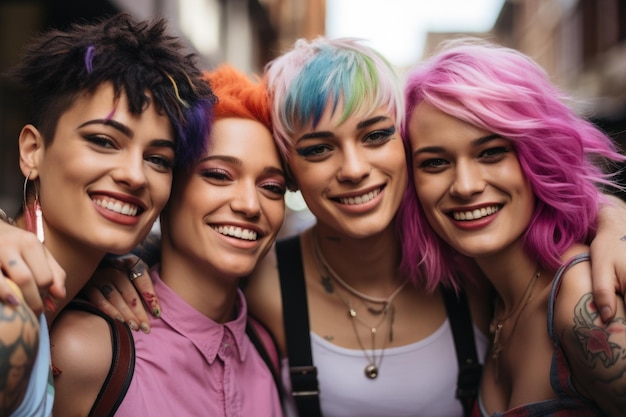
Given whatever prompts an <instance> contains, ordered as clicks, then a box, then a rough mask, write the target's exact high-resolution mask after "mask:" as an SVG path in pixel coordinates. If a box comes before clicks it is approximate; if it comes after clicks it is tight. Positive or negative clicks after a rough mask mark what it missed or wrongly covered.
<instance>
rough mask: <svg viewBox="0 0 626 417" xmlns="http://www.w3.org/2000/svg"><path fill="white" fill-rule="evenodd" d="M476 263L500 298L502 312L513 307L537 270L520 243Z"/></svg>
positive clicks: (536, 266)
mask: <svg viewBox="0 0 626 417" xmlns="http://www.w3.org/2000/svg"><path fill="white" fill-rule="evenodd" d="M476 262H477V264H478V266H479V267H480V269H481V270H482V271H483V272H484V273H485V276H486V277H487V279H488V280H489V281H490V282H491V284H492V285H493V286H494V288H495V290H496V292H497V293H498V295H499V296H500V299H501V300H502V305H503V308H504V311H509V310H510V309H512V308H514V307H515V304H516V303H517V302H518V300H519V299H520V297H521V296H522V295H523V293H524V291H525V290H526V287H527V286H528V282H529V280H530V279H531V277H532V276H533V275H534V274H535V273H536V272H537V269H538V264H537V261H536V259H533V258H531V257H530V256H528V255H527V254H526V253H525V251H524V249H523V247H522V243H521V241H518V242H516V243H514V244H513V245H511V246H509V247H508V248H506V249H505V250H502V251H500V252H498V253H496V254H491V255H490V256H486V257H481V258H477V259H476Z"/></svg>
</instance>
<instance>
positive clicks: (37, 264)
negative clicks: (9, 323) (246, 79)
mask: <svg viewBox="0 0 626 417" xmlns="http://www.w3.org/2000/svg"><path fill="white" fill-rule="evenodd" d="M4 227H5V229H4V230H3V231H2V236H1V240H0V268H1V269H0V275H1V276H2V277H5V278H8V279H10V280H11V281H13V282H14V283H15V284H16V285H17V286H18V288H19V289H20V291H21V292H22V295H23V297H24V301H25V302H26V304H28V306H29V307H30V308H31V309H32V310H33V312H35V313H36V314H40V313H41V312H42V311H43V309H44V307H45V309H46V310H48V311H54V309H55V303H54V300H53V298H57V299H60V298H63V297H64V296H65V287H64V285H65V272H64V271H63V269H62V268H61V267H60V266H59V265H58V263H57V262H56V261H55V260H54V258H53V257H52V256H51V255H50V254H49V253H48V252H47V250H46V248H45V247H44V246H43V245H42V244H41V243H40V242H39V241H38V240H37V237H36V236H35V235H34V234H32V233H30V232H27V231H24V230H21V229H18V228H17V227H14V226H9V225H4ZM6 228H8V229H6ZM49 292H50V295H51V296H52V297H53V298H50V297H48V293H49ZM12 296H13V297H15V294H14V293H13V292H11V291H10V290H9V289H8V286H7V285H5V284H2V283H0V298H2V300H4V301H6V302H9V303H11V302H12V301H15V300H14V299H13V297H12Z"/></svg>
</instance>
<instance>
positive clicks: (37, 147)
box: [19, 124, 44, 181]
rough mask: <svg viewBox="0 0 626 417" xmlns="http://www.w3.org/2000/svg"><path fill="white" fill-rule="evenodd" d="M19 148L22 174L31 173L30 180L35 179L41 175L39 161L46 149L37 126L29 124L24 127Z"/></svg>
mask: <svg viewBox="0 0 626 417" xmlns="http://www.w3.org/2000/svg"><path fill="white" fill-rule="evenodd" d="M19 149H20V169H21V170H22V174H24V176H27V175H29V174H30V177H29V180H31V181H33V180H35V179H36V178H37V177H38V176H39V163H40V160H41V158H42V156H43V151H44V143H43V137H42V136H41V133H39V130H38V129H37V128H36V127H35V126H33V125H31V124H28V125H26V126H24V127H23V128H22V131H21V132H20V138H19Z"/></svg>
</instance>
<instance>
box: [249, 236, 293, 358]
mask: <svg viewBox="0 0 626 417" xmlns="http://www.w3.org/2000/svg"><path fill="white" fill-rule="evenodd" d="M244 292H245V294H246V300H247V302H248V310H249V311H250V314H251V315H252V316H254V317H256V318H257V319H258V320H260V321H261V322H262V323H263V324H264V325H265V326H266V327H267V328H268V329H269V330H270V331H271V332H272V334H273V335H274V338H275V339H276V342H277V343H278V345H279V347H280V349H281V353H283V354H284V353H285V352H286V348H285V331H284V328H283V318H282V317H283V307H282V299H281V290H280V277H279V274H278V260H277V259H276V246H275V245H274V246H273V247H272V250H270V251H269V253H268V254H267V255H266V256H265V258H263V259H262V260H261V262H259V264H258V265H257V268H256V269H255V271H254V272H253V274H252V275H251V276H250V278H249V280H248V282H247V284H246V287H245V289H244Z"/></svg>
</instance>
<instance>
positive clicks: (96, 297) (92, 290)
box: [85, 284, 126, 323]
mask: <svg viewBox="0 0 626 417" xmlns="http://www.w3.org/2000/svg"><path fill="white" fill-rule="evenodd" d="M106 285H109V286H110V285H111V284H105V285H103V287H105V286H106ZM105 291H106V292H107V293H108V291H109V290H108V289H107V290H105ZM111 291H112V290H111ZM85 294H86V295H87V299H88V300H89V301H90V302H91V303H92V304H93V305H95V306H96V307H98V308H99V309H100V311H102V312H103V313H104V314H106V315H107V316H109V317H111V318H113V319H115V320H117V321H119V322H122V323H124V322H125V321H126V320H125V319H124V315H123V314H122V313H120V311H119V310H118V309H117V308H115V306H114V305H113V304H111V303H110V302H109V300H107V299H106V297H105V296H104V294H103V292H102V290H101V289H100V288H99V287H96V286H94V285H88V286H87V287H86V288H85Z"/></svg>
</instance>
